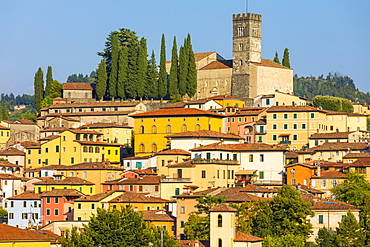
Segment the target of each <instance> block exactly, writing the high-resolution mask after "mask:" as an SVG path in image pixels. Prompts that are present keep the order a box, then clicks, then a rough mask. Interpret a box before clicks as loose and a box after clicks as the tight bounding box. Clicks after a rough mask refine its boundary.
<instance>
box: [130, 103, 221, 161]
mask: <svg viewBox="0 0 370 247" xmlns="http://www.w3.org/2000/svg"><path fill="white" fill-rule="evenodd" d="M131 117H133V118H134V119H135V147H134V150H135V154H136V155H138V156H147V155H151V154H154V153H157V152H159V151H162V150H163V149H166V148H167V142H168V140H167V139H166V138H165V136H166V135H168V134H171V133H181V132H185V131H197V130H213V131H218V132H225V130H224V124H223V123H224V117H225V116H224V115H221V114H217V113H212V112H209V111H204V110H200V109H195V108H175V109H161V110H156V111H151V112H145V113H139V114H135V115H132V116H131Z"/></svg>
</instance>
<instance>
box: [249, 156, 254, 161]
mask: <svg viewBox="0 0 370 247" xmlns="http://www.w3.org/2000/svg"><path fill="white" fill-rule="evenodd" d="M249 162H253V154H250V155H249Z"/></svg>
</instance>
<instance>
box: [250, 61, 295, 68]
mask: <svg viewBox="0 0 370 247" xmlns="http://www.w3.org/2000/svg"><path fill="white" fill-rule="evenodd" d="M252 63H253V64H255V65H258V66H264V67H272V68H279V69H289V68H287V67H285V66H283V65H281V64H278V63H275V62H273V61H271V60H269V59H261V62H260V63H257V62H252ZM289 70H290V69H289Z"/></svg>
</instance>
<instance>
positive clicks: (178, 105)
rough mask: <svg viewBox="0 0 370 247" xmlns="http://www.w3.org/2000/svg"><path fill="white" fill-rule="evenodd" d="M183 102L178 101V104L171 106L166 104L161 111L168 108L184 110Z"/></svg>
mask: <svg viewBox="0 0 370 247" xmlns="http://www.w3.org/2000/svg"><path fill="white" fill-rule="evenodd" d="M185 105H186V104H185V102H183V101H180V102H176V103H172V104H167V105H165V106H163V107H161V109H168V108H184V107H185Z"/></svg>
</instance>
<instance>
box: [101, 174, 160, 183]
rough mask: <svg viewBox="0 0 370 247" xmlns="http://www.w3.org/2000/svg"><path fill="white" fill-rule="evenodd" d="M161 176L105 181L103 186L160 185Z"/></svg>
mask: <svg viewBox="0 0 370 247" xmlns="http://www.w3.org/2000/svg"><path fill="white" fill-rule="evenodd" d="M160 179H161V177H160V176H152V175H150V176H142V177H138V178H120V179H116V180H111V181H105V182H104V183H102V184H122V185H123V184H126V185H129V184H137V185H142V184H144V185H145V184H159V183H160Z"/></svg>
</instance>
